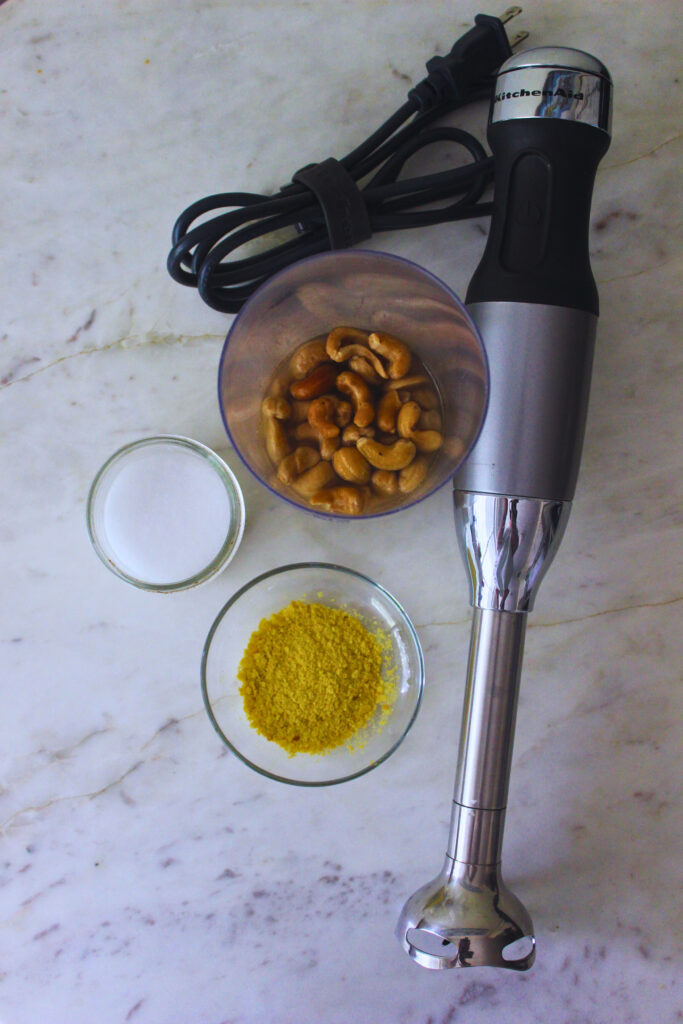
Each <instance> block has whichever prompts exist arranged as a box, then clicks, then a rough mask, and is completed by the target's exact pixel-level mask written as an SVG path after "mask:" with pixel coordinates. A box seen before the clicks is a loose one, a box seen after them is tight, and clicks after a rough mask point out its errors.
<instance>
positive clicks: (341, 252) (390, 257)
mask: <svg viewBox="0 0 683 1024" xmlns="http://www.w3.org/2000/svg"><path fill="white" fill-rule="evenodd" d="M351 255H353V256H361V257H366V256H368V257H377V256H379V257H381V258H382V259H385V260H387V261H388V262H394V263H398V264H404V265H406V266H409V267H412V268H414V269H416V270H418V271H419V272H420V273H422V274H424V275H425V277H428V278H430V279H431V280H432V281H433V282H434V283H435V284H436V285H437V286H438V287H439V288H442V289H443V290H444V292H446V293H447V294H448V295H449V297H450V298H451V299H452V300H453V302H454V304H455V305H456V306H457V307H458V308H459V309H460V311H461V312H462V313H463V314H464V316H465V317H466V319H467V321H468V322H469V324H470V326H471V327H472V330H473V333H474V336H475V338H476V339H477V341H478V342H479V349H480V352H481V355H482V359H483V363H484V370H485V378H484V404H483V407H482V415H481V420H480V422H479V426H478V428H477V432H476V434H475V436H474V437H473V439H472V443H471V445H470V447H469V449H468V450H467V451H466V452H465V454H464V456H463V457H462V458H461V459H460V462H459V463H458V464H457V465H456V466H454V467H453V470H452V472H450V473H449V474H448V476H446V477H445V479H444V480H442V481H441V483H438V484H434V486H433V487H431V488H430V490H428V491H426V492H425V493H424V494H423V495H421V496H420V497H419V498H415V499H414V500H413V501H410V502H409V503H408V504H407V505H400V506H398V507H396V508H388V509H384V510H383V511H380V512H363V513H360V514H359V515H353V516H346V515H340V514H339V513H334V512H322V511H320V510H319V509H314V508H311V507H309V506H307V505H304V504H299V502H298V501H295V500H294V499H293V498H290V497H289V496H288V495H286V494H283V493H282V492H281V491H278V490H276V489H275V488H274V487H271V485H270V484H269V483H268V481H267V480H264V479H263V477H262V476H261V475H260V474H259V473H257V472H256V470H255V469H252V467H251V466H250V465H249V463H248V462H247V460H246V459H245V458H244V456H243V455H242V452H241V451H240V449H239V447H238V445H237V444H236V443H235V438H234V437H233V435H232V432H231V430H230V427H229V426H228V421H227V417H226V414H225V410H224V408H223V401H222V399H221V394H222V390H223V388H222V383H223V367H224V364H225V357H226V353H227V351H228V346H229V344H230V339H231V337H232V335H233V332H234V331H235V329H236V327H237V326H238V324H239V322H240V320H241V318H242V316H243V315H244V314H245V313H246V312H247V310H248V309H249V308H250V307H251V305H252V304H253V303H254V302H256V301H257V300H258V298H259V296H260V293H261V291H262V290H263V289H264V288H265V287H268V286H270V285H271V284H273V283H275V282H277V281H278V280H280V278H282V277H284V276H285V275H286V274H288V273H291V271H292V270H293V269H294V267H298V266H302V265H303V264H305V263H312V262H314V261H315V262H321V261H325V260H331V259H341V260H344V259H347V258H348V257H349V256H351ZM490 381H491V375H490V367H489V360H488V354H487V352H486V347H485V345H484V340H483V338H482V335H481V331H480V330H479V327H478V326H477V324H476V323H475V322H474V319H473V317H472V316H471V315H470V313H469V312H468V310H467V307H466V306H465V303H464V302H463V301H462V299H461V298H460V297H459V296H458V295H457V294H456V293H455V291H454V290H453V289H452V288H451V287H450V285H448V284H446V282H445V281H443V280H442V279H441V278H440V277H438V276H437V275H436V274H434V273H433V272H432V271H431V270H428V269H427V268H426V267H423V266H422V264H420V263H417V262H416V261H415V260H411V259H408V258H407V257H405V256H397V255H395V254H394V253H389V252H384V251H383V250H382V249H364V248H354V249H353V250H348V249H326V250H325V251H324V252H318V253H313V254H312V255H311V256H304V257H302V259H300V260H297V261H296V262H295V263H291V264H289V266H286V267H283V268H282V270H278V271H276V272H275V273H274V274H271V276H270V277H269V278H268V279H267V281H264V282H263V283H262V284H261V285H259V287H258V288H257V289H256V290H255V291H254V292H253V293H252V294H251V295H250V296H249V298H248V299H247V300H246V302H245V303H244V305H243V306H242V308H241V309H240V311H239V313H237V315H236V316H235V318H234V320H233V322H232V323H231V325H230V328H229V329H228V333H227V334H226V336H225V341H224V342H223V347H222V349H221V354H220V357H219V360H218V381H217V384H218V388H217V390H218V411H219V412H220V416H221V420H222V422H223V427H224V429H225V432H226V434H227V435H228V438H229V440H230V444H231V445H232V448H233V451H235V452H236V453H237V457H238V458H239V460H240V462H241V463H242V464H243V465H244V466H245V467H246V469H247V470H248V471H249V472H250V473H251V475H252V476H253V477H254V478H255V479H256V480H258V482H259V484H261V486H263V487H265V488H266V489H267V490H268V491H270V493H271V494H273V495H275V497H276V498H279V499H280V500H281V501H286V502H287V504H288V505H290V506H291V507H292V508H296V509H299V510H300V511H301V512H306V513H307V514H308V515H311V516H315V517H316V518H317V519H326V520H328V521H329V520H330V519H333V520H341V521H343V522H354V521H363V520H365V519H380V518H381V517H382V516H390V515H394V514H395V513H396V512H403V511H405V510H406V509H408V508H413V507H414V506H415V505H419V504H420V503H421V502H423V501H425V500H426V499H427V498H431V496H432V495H433V494H436V492H437V491H440V490H441V488H442V487H445V486H446V484H447V483H449V481H451V480H452V479H453V477H454V476H455V474H456V473H457V472H458V470H459V469H460V468H461V466H462V465H463V463H464V462H465V461H466V459H467V458H469V455H470V452H471V451H472V450H473V448H474V446H475V445H476V443H477V441H478V440H479V436H480V434H481V432H482V430H483V427H484V423H485V422H486V416H487V414H488V407H489V397H490V392H491V386H490Z"/></svg>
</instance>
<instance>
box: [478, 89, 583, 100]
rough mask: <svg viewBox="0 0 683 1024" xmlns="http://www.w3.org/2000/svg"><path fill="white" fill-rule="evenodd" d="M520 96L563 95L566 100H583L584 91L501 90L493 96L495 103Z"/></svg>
mask: <svg viewBox="0 0 683 1024" xmlns="http://www.w3.org/2000/svg"><path fill="white" fill-rule="evenodd" d="M518 96H562V97H563V98H564V99H566V100H582V99H583V93H582V92H572V91H571V89H531V90H529V89H518V90H517V92H499V93H496V95H495V96H494V97H493V102H494V103H500V101H501V100H512V99H517V97H518Z"/></svg>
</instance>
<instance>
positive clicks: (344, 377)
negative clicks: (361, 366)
mask: <svg viewBox="0 0 683 1024" xmlns="http://www.w3.org/2000/svg"><path fill="white" fill-rule="evenodd" d="M337 391H341V392H342V393H343V394H345V395H349V396H350V397H351V401H352V402H353V407H354V409H355V412H354V416H353V422H354V423H355V424H356V426H357V427H367V426H369V425H370V424H371V423H372V421H373V419H374V418H375V407H374V405H373V404H372V392H371V391H370V388H369V387H368V385H367V384H366V383H365V381H364V380H363V378H362V377H359V376H358V374H357V373H353V372H352V371H351V370H345V371H344V373H340V374H339V376H338V377H337Z"/></svg>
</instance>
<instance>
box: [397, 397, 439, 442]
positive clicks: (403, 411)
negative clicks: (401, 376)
mask: <svg viewBox="0 0 683 1024" xmlns="http://www.w3.org/2000/svg"><path fill="white" fill-rule="evenodd" d="M421 415H422V409H421V408H420V406H419V405H418V404H417V402H406V404H405V405H402V406H401V408H400V410H399V413H398V417H397V419H396V426H397V428H398V432H399V434H400V435H401V437H406V438H409V439H410V440H411V441H414V442H415V445H416V447H417V448H418V449H419V450H420V451H421V452H435V451H436V450H437V449H438V448H440V447H441V445H442V444H443V434H441V433H440V432H439V431H438V430H416V429H415V428H416V427H417V421H418V420H419V418H420V416H421Z"/></svg>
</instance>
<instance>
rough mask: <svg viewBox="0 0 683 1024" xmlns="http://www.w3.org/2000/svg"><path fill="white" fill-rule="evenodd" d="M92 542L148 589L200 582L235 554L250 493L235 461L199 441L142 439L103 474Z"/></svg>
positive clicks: (93, 494) (121, 572) (91, 505)
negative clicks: (225, 459) (228, 462)
mask: <svg viewBox="0 0 683 1024" xmlns="http://www.w3.org/2000/svg"><path fill="white" fill-rule="evenodd" d="M87 520H88V532H89V534H90V540H91V542H92V545H93V548H94V549H95V551H96V553H97V554H98V555H99V557H100V559H101V560H102V562H103V563H104V564H105V565H106V566H107V568H108V569H110V570H111V571H112V572H113V573H115V574H116V575H117V576H119V577H120V578H121V579H123V580H125V581H126V582H127V583H131V584H133V586H136V587H141V588H142V589H143V590H152V591H159V592H162V593H169V592H171V591H174V590H186V589H188V588H189V587H195V586H198V585H199V584H200V583H204V582H206V580H208V579H211V577H212V576H215V575H216V574H217V573H218V572H220V571H221V569H223V568H225V566H226V565H227V564H228V562H229V561H230V560H231V558H232V557H233V555H234V554H235V552H236V551H237V548H238V546H239V543H240V540H241V539H242V533H243V531H244V500H243V498H242V492H241V490H240V486H239V484H238V482H237V480H236V478H235V476H234V475H233V473H232V471H231V470H230V469H229V468H228V466H227V465H226V464H225V463H224V462H223V460H222V459H220V458H219V457H218V456H217V455H216V453H215V452H213V451H212V450H211V449H210V448H207V447H206V446H205V445H203V444H200V443H199V442H198V441H192V440H190V439H189V438H186V437H177V436H175V435H169V434H167V435H162V436H158V437H149V438H143V439H142V440H140V441H134V442H133V443H132V444H129V445H126V446H125V447H124V448H121V449H120V450H119V451H117V452H115V453H114V454H113V455H112V456H111V458H109V459H108V460H107V461H106V462H105V464H104V465H103V466H102V468H101V469H100V470H99V472H98V473H97V476H96V477H95V479H94V481H93V483H92V486H91V488H90V493H89V495H88V504H87Z"/></svg>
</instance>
